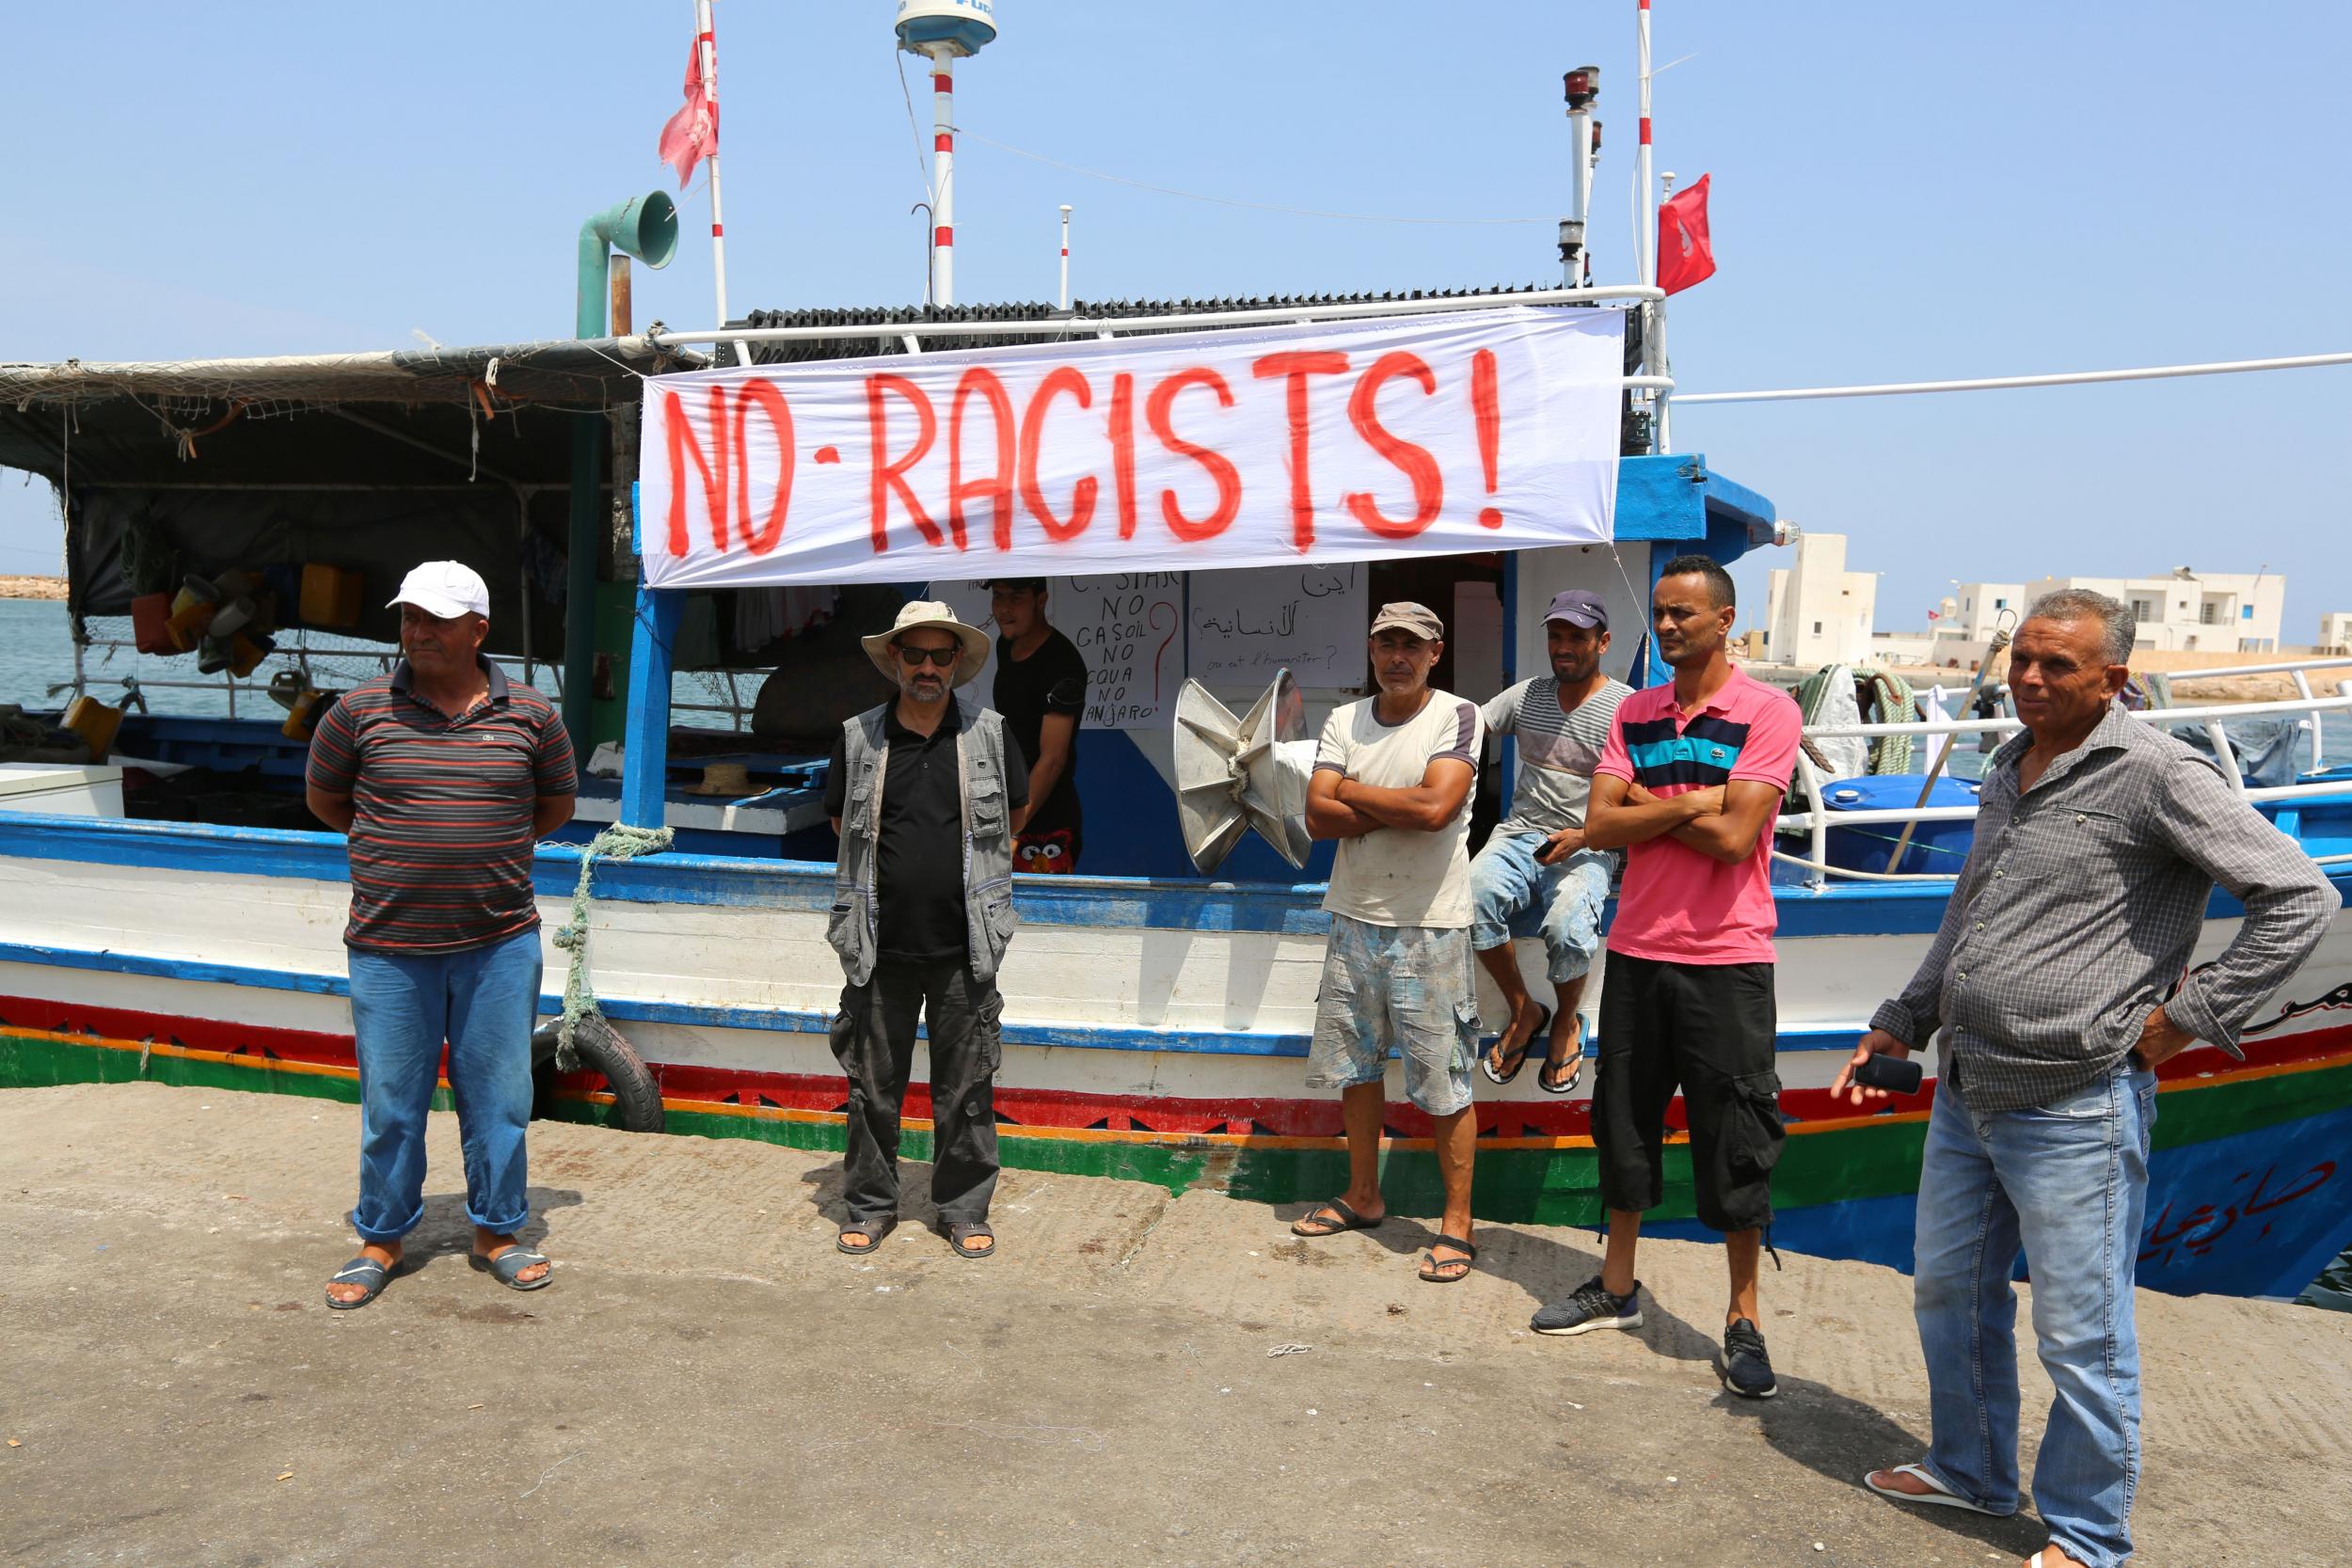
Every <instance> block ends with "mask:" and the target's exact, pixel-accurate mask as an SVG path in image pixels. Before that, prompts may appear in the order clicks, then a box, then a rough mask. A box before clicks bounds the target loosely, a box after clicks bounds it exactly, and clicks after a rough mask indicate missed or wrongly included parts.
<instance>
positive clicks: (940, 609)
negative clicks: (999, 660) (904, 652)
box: [858, 599, 988, 686]
mask: <svg viewBox="0 0 2352 1568" xmlns="http://www.w3.org/2000/svg"><path fill="white" fill-rule="evenodd" d="M925 626H937V627H938V628H939V629H940V630H941V631H951V632H954V633H955V634H956V641H959V642H961V643H962V644H963V657H961V658H960V659H958V660H956V669H955V673H954V675H953V676H951V677H950V678H949V680H948V682H947V684H948V685H949V686H962V685H964V684H965V683H966V682H968V681H970V680H971V679H972V677H973V676H975V675H977V674H978V673H980V666H981V665H983V664H986V663H987V662H988V633H986V632H984V631H982V630H981V629H980V628H979V627H977V626H966V625H964V624H963V623H962V622H961V621H959V620H957V619H956V612H955V611H954V610H950V609H949V608H948V607H947V606H946V605H944V604H941V603H940V602H939V601H938V600H936V599H914V600H910V601H909V602H908V603H907V604H906V605H905V606H903V607H902V608H901V609H900V610H899V611H898V619H897V620H896V621H893V622H892V623H891V624H890V629H889V630H888V631H878V632H876V633H875V634H874V635H873V636H871V637H862V638H859V639H858V641H859V643H860V645H862V646H863V647H864V648H865V649H866V657H867V658H870V659H872V660H873V661H874V668H875V669H877V670H880V671H881V672H882V676H883V678H884V679H886V680H888V681H889V682H890V684H891V685H893V686H896V685H898V655H897V654H895V653H893V652H891V651H890V644H891V643H892V642H893V641H896V640H897V639H898V636H899V635H900V634H901V633H903V632H910V631H915V630H919V629H921V628H922V627H925Z"/></svg>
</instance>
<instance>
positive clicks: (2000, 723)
mask: <svg viewBox="0 0 2352 1568" xmlns="http://www.w3.org/2000/svg"><path fill="white" fill-rule="evenodd" d="M2339 668H2341V669H2345V670H2352V658H2330V659H2312V660H2307V661H2305V662H2303V663H2301V664H2299V665H2288V664H2276V665H2260V666H2248V667H2238V668H2232V669H2227V670H2201V671H2197V672H2195V674H2196V675H2197V676H2198V677H2200V678H2215V677H2221V676H2230V675H2253V674H2280V673H2289V672H2292V673H2294V674H2295V677H2296V689H2297V691H2298V692H2299V693H2301V695H2300V696H2298V697H2295V698H2288V699H2283V700H2280V701H2276V702H2250V703H2217V704H2211V705H2205V704H2200V705H2196V706H2192V707H2169V708H2152V709H2143V710H2138V711H2135V712H2134V713H2133V715H2132V717H2133V718H2135V719H2138V720H2141V721H2144V722H2147V723H2151V724H2160V725H2162V726H2164V727H2166V728H2168V729H2170V728H2175V727H2179V726H2182V725H2192V724H2193V725H2196V726H2197V727H2199V728H2201V729H2202V730H2203V731H2204V732H2205V735H2206V736H2208V737H2209V738H2210V739H2211V740H2212V742H2213V749H2214V754H2215V755H2216V756H2217V758H2219V760H2220V763H2221V770H2222V773H2223V775H2224V776H2225V777H2227V778H2228V780H2229V781H2230V787H2231V788H2232V789H2233V791H2234V792H2235V793H2236V794H2237V796H2238V797H2239V799H2241V800H2247V801H2249V802H2253V803H2257V804H2262V803H2268V802H2272V801H2279V800H2305V799H2312V798H2318V797H2332V798H2337V799H2341V798H2343V797H2344V796H2345V795H2347V794H2352V780H2347V781H2344V782H2330V781H2327V780H2322V781H2319V782H2316V783H2309V784H2272V785H2262V784H2248V783H2247V782H2246V772H2245V769H2244V768H2243V767H2242V766H2241V765H2240V763H2239V760H2238V754H2237V750H2236V747H2235V745H2234V744H2233V742H2232V740H2231V738H2230V725H2231V724H2232V723H2233V722H2235V721H2240V720H2247V719H2276V718H2288V717H2296V718H2304V717H2308V718H2309V719H2310V720H2311V721H2312V727H2313V729H2314V730H2316V729H2317V727H2318V724H2319V721H2320V716H2321V715H2322V714H2328V713H2339V714H2344V715H2346V716H2347V717H2352V679H2347V680H2344V681H2343V682H2340V683H2339V684H2338V687H2337V691H2338V695H2336V696H2332V697H2322V696H2318V695H2315V694H2313V693H2312V689H2311V685H2310V682H2309V681H2308V680H2306V679H2305V678H2303V675H2302V672H2303V671H2305V670H2321V669H2339ZM2173 678H2174V679H2175V680H2177V679H2179V678H2181V677H2179V676H2175V677H2173ZM2023 728H2025V724H2024V723H2023V721H2020V720H2017V719H2013V718H2009V717H2005V716H2004V717H1995V718H1989V719H1932V720H1915V721H1908V722H1902V723H1885V724H1812V725H1807V726H1806V727H1805V732H1804V733H1805V735H1806V736H1807V737H1808V738H1814V739H1872V740H1874V739H1877V738H1879V737H1881V736H1946V737H1952V738H1955V739H1956V738H1957V737H1959V736H1985V735H2009V734H2012V733H2014V732H2016V731H2018V730H2021V729H2023ZM1949 743H1950V740H1948V739H1947V744H1949ZM2313 763H2314V769H2313V770H2314V771H2316V770H2317V766H2318V759H2317V754H2316V751H2314V755H2313ZM1892 776H1893V777H1897V778H1900V777H1903V776H1904V775H1901V774H1896V775H1892ZM1914 776H1916V775H1914ZM1797 778H1798V781H1799V783H1800V784H1802V785H1803V788H1804V796H1805V799H1806V800H1808V801H1809V802H1810V807H1809V809H1807V810H1804V811H1794V812H1784V813H1783V814H1782V815H1781V816H1779V817H1778V818H1777V819H1776V820H1775V821H1774V823H1773V831H1774V832H1775V833H1788V834H1796V833H1803V834H1804V835H1805V838H1806V841H1807V846H1808V852H1807V853H1806V854H1805V855H1802V856H1800V855H1794V854H1790V853H1788V851H1786V850H1783V849H1779V848H1775V849H1773V851H1772V858H1773V859H1774V860H1776V861H1779V862H1781V863H1785V864H1788V865H1794V866H1798V867H1800V868H1802V869H1803V870H1804V872H1805V873H1806V875H1805V879H1804V881H1805V885H1806V886H1808V887H1811V888H1814V889H1816V890H1819V889H1820V888H1823V887H1825V886H1827V885H1828V880H1829V879H1830V878H1832V877H1840V878H1845V879H1849V880H1852V881H1863V882H1915V883H1916V882H1947V883H1948V882H1950V881H1951V880H1952V879H1954V877H1956V876H1957V875H1958V873H1956V872H1950V871H1862V870H1856V869H1853V868H1851V867H1848V866H1839V865H1833V864H1831V863H1830V859H1829V834H1830V830H1831V829H1833V828H1858V827H1868V826H1884V825H1887V824H1895V823H1926V822H1965V821H1969V820H1972V819H1974V818H1975V816H1976V815H1977V808H1976V807H1975V806H1974V805H1966V806H1928V805H1921V806H1915V807H1891V808H1880V809H1871V810H1862V811H1833V810H1831V809H1830V805H1829V800H1828V794H1827V791H1828V787H1829V785H1830V784H1833V783H1834V782H1835V781H1834V780H1832V779H1831V778H1830V777H1829V775H1828V774H1827V773H1826V772H1825V771H1824V770H1823V769H1822V768H1821V767H1820V764H1818V763H1816V762H1815V761H1814V760H1813V757H1812V755H1811V753H1810V752H1807V751H1804V750H1800V751H1799V752H1798V753H1797ZM1921 783H1922V784H1925V783H1926V781H1925V779H1922V780H1921ZM2313 860H2314V862H2315V863H2317V864H2321V865H2337V864H2344V863H2352V854H2336V855H2320V856H2314V857H2313Z"/></svg>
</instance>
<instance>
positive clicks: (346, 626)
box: [302, 561, 360, 631]
mask: <svg viewBox="0 0 2352 1568" xmlns="http://www.w3.org/2000/svg"><path fill="white" fill-rule="evenodd" d="M359 587H360V580H359V574H358V572H356V571H354V570H353V569H352V568H350V567H348V566H329V565H326V564H325V563H324V562H316V561H313V562H309V563H308V564H306V565H305V566H304V567H303V568H302V619H303V621H304V622H305V623H306V624H308V625H310V626H330V627H333V628H335V629H337V630H339V631H349V630H351V629H352V628H354V627H356V626H358V624H359Z"/></svg>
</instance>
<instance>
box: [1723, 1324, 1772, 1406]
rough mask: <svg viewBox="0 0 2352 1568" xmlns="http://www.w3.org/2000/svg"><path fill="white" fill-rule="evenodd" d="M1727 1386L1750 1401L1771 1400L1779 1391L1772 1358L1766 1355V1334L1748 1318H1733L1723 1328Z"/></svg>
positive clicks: (1725, 1380) (1725, 1381)
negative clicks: (1773, 1378)
mask: <svg viewBox="0 0 2352 1568" xmlns="http://www.w3.org/2000/svg"><path fill="white" fill-rule="evenodd" d="M1724 1387H1726V1388H1728V1389H1730V1390H1731V1391H1732V1392H1733V1393H1735V1394H1737V1395H1739V1396H1740V1398H1741V1399H1748V1400H1769V1399H1771V1398H1772V1396H1773V1395H1774V1394H1777V1393H1779V1392H1780V1385H1779V1384H1777V1383H1775V1382H1773V1381H1772V1357H1771V1356H1769V1355H1767V1354H1764V1336H1763V1335H1762V1334H1761V1333H1759V1332H1757V1330H1756V1324H1755V1323H1751V1322H1749V1321H1748V1320H1747V1319H1745V1318H1734V1319H1733V1320H1732V1321H1731V1326H1730V1327H1729V1328H1726V1329H1724Z"/></svg>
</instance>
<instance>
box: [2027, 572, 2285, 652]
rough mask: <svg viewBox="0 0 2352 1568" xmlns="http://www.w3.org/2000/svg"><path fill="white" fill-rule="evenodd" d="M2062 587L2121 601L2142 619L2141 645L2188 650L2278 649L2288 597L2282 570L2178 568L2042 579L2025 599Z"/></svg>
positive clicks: (2029, 591) (2138, 644)
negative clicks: (2153, 573)
mask: <svg viewBox="0 0 2352 1568" xmlns="http://www.w3.org/2000/svg"><path fill="white" fill-rule="evenodd" d="M2061 588H2088V589H2090V591H2091V592H2093V593H2096V594H2106V595H2107V596H2108V597H2109V598H2114V599H2121V600H2122V601H2123V603H2124V604H2125V605H2126V606H2128V607H2129V608H2130V610H2131V612H2132V616H2133V618H2134V619H2135V620H2137V622H2138V623H2139V636H2138V640H2137V646H2138V647H2141V648H2148V649H2155V650H2160V651H2164V652H2176V651H2177V652H2183V653H2224V654H2252V653H2276V652H2277V651H2278V648H2279V626H2280V621H2281V619H2282V618H2283V616H2284V613H2285V608H2286V596H2287V582H2286V578H2283V577H2281V576H2280V575H2278V574H2277V573H2273V572H2251V573H2249V572H2199V571H2195V570H2193V569H2191V568H2189V567H2186V566H2179V567H2175V568H2174V569H2173V570H2172V571H2170V572H2169V573H2167V574H2166V575H2164V576H2163V577H2153V578H2042V580H2041V581H2039V582H2034V583H2028V584H2027V585H2026V602H2027V603H2028V604H2030V603H2031V602H2032V601H2033V600H2035V599H2037V598H2040V597H2041V596H2042V594H2054V593H2056V592H2058V590H2059V589H2061Z"/></svg>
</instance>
